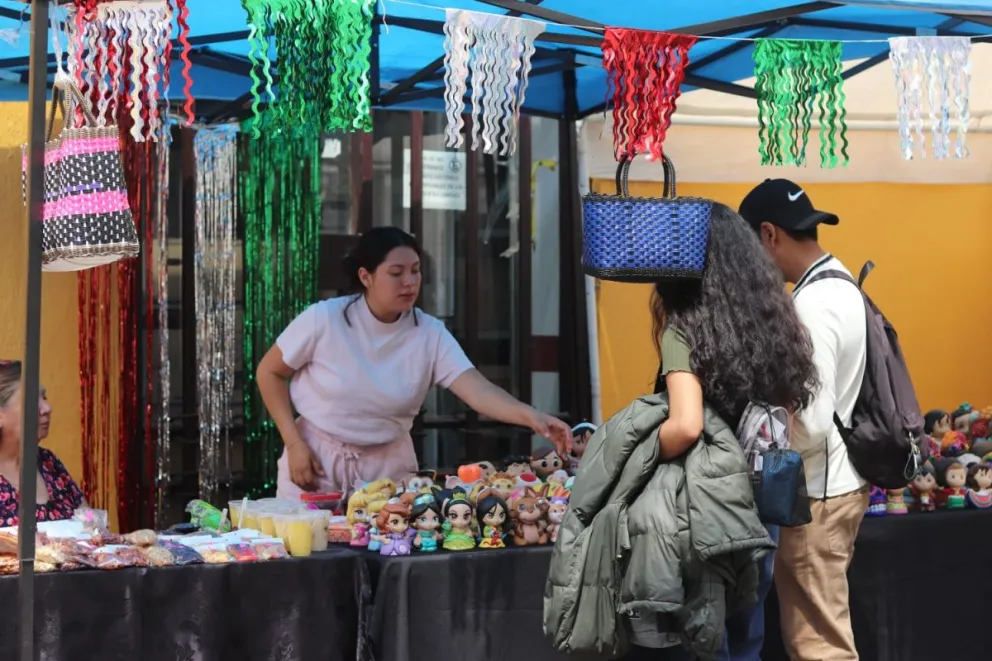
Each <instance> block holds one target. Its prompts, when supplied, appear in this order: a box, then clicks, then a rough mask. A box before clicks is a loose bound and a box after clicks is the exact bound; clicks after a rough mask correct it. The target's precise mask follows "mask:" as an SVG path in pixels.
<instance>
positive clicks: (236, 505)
mask: <svg viewBox="0 0 992 661" xmlns="http://www.w3.org/2000/svg"><path fill="white" fill-rule="evenodd" d="M243 503H244V501H243V500H232V501H231V502H229V503H228V504H227V512H228V516H230V518H231V528H232V529H235V530H236V529H237V528H238V527H239V525H238V524H240V523H241V506H242V504H243ZM248 504H249V505H253V504H254V503H253V502H252V501H250V500H249V501H248Z"/></svg>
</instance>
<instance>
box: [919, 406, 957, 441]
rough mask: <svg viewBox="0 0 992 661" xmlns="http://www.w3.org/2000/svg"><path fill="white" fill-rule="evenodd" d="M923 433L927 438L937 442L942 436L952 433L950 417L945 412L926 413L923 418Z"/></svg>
mask: <svg viewBox="0 0 992 661" xmlns="http://www.w3.org/2000/svg"><path fill="white" fill-rule="evenodd" d="M923 431H924V432H926V433H927V435H928V436H932V437H933V438H936V439H938V440H939V439H941V438H944V434H946V433H947V432H949V431H953V430H952V429H951V416H949V415H948V414H947V411H941V410H940V409H934V410H933V411H929V412H927V414H926V415H925V416H923Z"/></svg>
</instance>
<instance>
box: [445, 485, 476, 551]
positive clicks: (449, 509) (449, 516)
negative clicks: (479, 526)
mask: <svg viewBox="0 0 992 661" xmlns="http://www.w3.org/2000/svg"><path fill="white" fill-rule="evenodd" d="M441 502H442V505H441V516H443V517H444V523H443V524H442V525H441V529H442V530H443V531H444V544H443V546H444V549H445V550H446V551H468V550H471V549H474V548H475V537H473V536H472V504H471V503H470V502H469V500H468V494H466V493H465V492H464V491H462V490H461V489H455V490H454V491H447V492H445V493H444V497H443V499H442V501H441Z"/></svg>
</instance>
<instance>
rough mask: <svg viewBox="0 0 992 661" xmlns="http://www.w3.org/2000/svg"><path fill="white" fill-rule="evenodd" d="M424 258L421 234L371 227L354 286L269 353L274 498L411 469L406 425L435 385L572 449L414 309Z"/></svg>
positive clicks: (262, 377) (266, 397) (319, 307)
mask: <svg viewBox="0 0 992 661" xmlns="http://www.w3.org/2000/svg"><path fill="white" fill-rule="evenodd" d="M420 258H421V252H420V246H419V245H418V244H417V241H416V240H415V239H414V238H413V237H412V236H410V235H409V234H407V233H406V232H404V231H402V230H400V229H397V228H395V227H376V228H374V229H372V230H370V231H368V232H366V233H365V234H363V235H362V236H361V238H360V239H359V241H358V244H357V245H356V246H355V248H354V250H353V251H352V252H351V254H350V255H349V256H348V257H347V258H346V259H345V269H346V273H347V275H348V276H349V278H350V279H351V284H352V287H353V290H354V292H355V293H354V294H352V295H349V296H343V297H339V298H332V299H328V300H325V301H321V302H319V303H316V304H314V305H311V306H310V307H309V308H307V309H306V310H305V311H304V312H303V313H302V314H300V315H299V316H298V317H297V318H296V319H294V320H293V321H292V322H291V323H290V324H289V326H288V327H287V328H286V330H284V331H283V333H282V335H280V336H279V338H278V339H277V340H276V343H275V345H273V346H272V348H271V349H269V351H268V353H266V354H265V356H264V357H263V358H262V361H261V363H260V364H259V366H258V371H257V379H258V389H259V392H260V393H261V395H262V400H263V401H264V402H265V406H266V408H267V409H268V411H269V415H271V416H272V419H273V421H274V422H275V423H276V426H277V427H278V428H279V433H280V434H281V436H282V440H283V443H284V444H285V449H284V450H283V453H282V457H281V458H280V459H279V464H278V466H279V482H278V488H277V495H278V496H279V497H284V498H298V497H299V495H300V493H301V492H302V491H321V492H329V491H350V490H351V489H353V488H354V485H355V484H356V482H359V481H371V480H376V479H379V478H390V479H392V480H394V481H400V480H405V479H407V478H408V477H410V476H411V475H414V474H415V473H416V472H417V470H418V467H417V457H416V455H415V454H414V451H413V441H412V440H411V438H410V428H411V427H412V426H413V419H414V417H415V416H416V415H417V413H418V412H419V411H420V408H421V406H422V405H423V403H424V399H425V398H426V396H427V392H428V390H429V389H430V388H431V386H434V385H438V386H441V387H444V388H448V389H449V390H451V391H452V392H453V393H454V394H455V395H456V396H458V398H459V399H461V400H462V401H463V402H465V403H466V404H467V405H468V406H470V407H472V408H473V409H474V410H476V411H477V412H479V413H480V414H482V415H485V416H488V417H490V418H494V419H496V420H500V421H502V422H506V423H508V424H513V425H520V426H524V427H529V428H531V429H533V430H534V431H535V433H537V434H540V435H542V436H544V437H545V438H548V439H549V440H551V441H552V442H554V443H555V445H556V446H558V448H559V450H561V451H564V450H566V449H568V448H570V446H571V441H572V437H571V430H570V429H569V427H568V425H566V424H565V423H564V422H562V421H561V420H558V419H557V418H553V417H551V416H549V415H546V414H544V413H541V412H540V411H537V410H535V409H534V408H533V407H531V406H528V405H527V404H524V403H522V402H520V401H518V400H516V399H514V398H513V397H511V396H510V395H509V394H507V393H506V391H504V390H503V389H501V388H499V387H497V386H496V385H494V384H493V383H491V382H490V381H489V380H488V379H486V378H485V377H484V376H482V374H481V373H479V371H478V370H476V369H475V368H474V367H473V366H472V363H471V362H469V360H468V358H467V357H466V356H465V352H464V351H462V348H461V347H460V346H459V345H458V342H457V341H456V340H455V338H454V337H452V335H451V333H449V332H448V329H447V328H445V325H444V323H443V322H441V321H440V320H438V319H435V318H434V317H432V316H430V315H428V314H425V313H424V312H422V311H420V310H418V309H417V308H415V307H414V305H415V303H416V301H417V297H418V295H419V293H420V283H421V272H420ZM472 267H473V265H469V268H472ZM294 409H295V411H296V413H297V414H298V416H299V417H295V419H294Z"/></svg>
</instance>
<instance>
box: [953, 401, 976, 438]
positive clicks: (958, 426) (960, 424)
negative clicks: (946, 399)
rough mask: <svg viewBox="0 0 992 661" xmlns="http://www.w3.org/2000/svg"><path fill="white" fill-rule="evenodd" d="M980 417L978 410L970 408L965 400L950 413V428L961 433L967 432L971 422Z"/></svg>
mask: <svg viewBox="0 0 992 661" xmlns="http://www.w3.org/2000/svg"><path fill="white" fill-rule="evenodd" d="M980 417H981V414H980V413H979V412H978V411H975V410H974V409H972V408H971V404H969V403H968V402H965V403H964V404H962V405H961V406H959V407H958V408H956V409H954V411H953V412H952V413H951V428H952V429H954V431H959V432H961V433H962V434H967V433H968V431H969V430H970V429H971V423H973V422H975V421H976V420H978V419H979V418H980Z"/></svg>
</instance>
